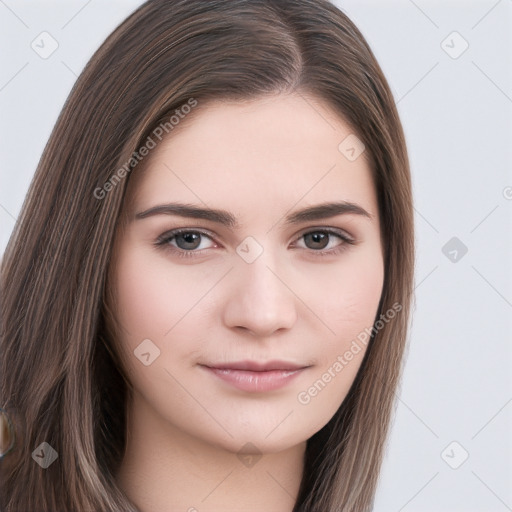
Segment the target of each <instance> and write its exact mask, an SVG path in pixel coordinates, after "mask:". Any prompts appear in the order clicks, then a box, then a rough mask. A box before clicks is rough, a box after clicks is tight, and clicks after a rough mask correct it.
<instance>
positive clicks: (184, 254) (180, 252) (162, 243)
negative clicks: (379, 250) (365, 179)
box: [155, 228, 356, 258]
mask: <svg viewBox="0 0 512 512" xmlns="http://www.w3.org/2000/svg"><path fill="white" fill-rule="evenodd" d="M184 233H198V234H200V235H202V236H206V237H207V238H210V239H211V240H212V241H213V237H212V235H211V234H210V233H208V232H206V231H203V230H201V229H189V228H180V229H173V230H171V231H167V232H166V233H164V234H162V235H160V236H159V237H158V238H157V240H156V242H155V246H156V247H157V248H159V249H162V250H167V251H171V252H172V253H174V254H177V256H178V257H179V258H195V257H197V255H198V253H201V252H202V251H206V250H207V249H202V250H199V251H198V250H189V251H187V250H185V249H180V248H176V247H174V246H172V245H170V244H169V242H170V241H171V240H173V239H174V238H175V237H176V236H177V235H182V234H184ZM313 233H325V234H328V235H334V236H336V237H338V238H340V239H341V240H342V241H343V243H341V244H340V245H337V246H336V247H335V248H334V249H329V250H327V251H325V250H318V251H315V250H314V249H306V250H308V251H309V252H310V253H313V255H314V256H315V257H324V256H334V255H338V254H341V253H342V252H343V251H345V250H346V249H348V246H349V245H355V244H356V241H355V240H354V239H353V238H350V237H349V236H348V235H346V234H345V233H343V232H342V231H338V230H334V229H332V228H314V229H311V230H309V231H306V232H304V233H302V235H300V236H299V237H298V238H297V240H300V239H301V238H303V237H305V236H306V235H310V234H313Z"/></svg>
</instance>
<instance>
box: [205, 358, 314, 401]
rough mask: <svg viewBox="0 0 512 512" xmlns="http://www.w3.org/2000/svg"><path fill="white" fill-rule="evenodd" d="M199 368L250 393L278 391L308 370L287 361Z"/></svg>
mask: <svg viewBox="0 0 512 512" xmlns="http://www.w3.org/2000/svg"><path fill="white" fill-rule="evenodd" d="M199 366H200V367H201V368H203V369H204V370H206V371H207V372H209V373H210V374H211V375H213V376H215V377H217V378H219V379H220V380H222V381H224V382H226V383H227V384H229V385H231V386H234V387H235V388H237V389H240V390H242V391H247V392H252V393H261V392H266V391H273V390H276V389H280V388H282V387H284V386H286V385H287V384H288V383H290V382H291V381H292V380H293V379H294V378H295V377H297V376H298V375H299V374H300V373H302V372H303V371H305V370H306V369H307V368H309V366H304V365H300V364H296V363H291V362H287V361H269V362H266V363H260V362H257V361H238V362H233V363H212V364H208V365H206V364H204V365H203V364H200V365H199Z"/></svg>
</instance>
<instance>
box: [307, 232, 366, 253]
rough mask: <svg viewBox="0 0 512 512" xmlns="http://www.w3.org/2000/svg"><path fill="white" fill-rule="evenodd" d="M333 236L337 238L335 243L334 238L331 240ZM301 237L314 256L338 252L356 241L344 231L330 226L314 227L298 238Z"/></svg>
mask: <svg viewBox="0 0 512 512" xmlns="http://www.w3.org/2000/svg"><path fill="white" fill-rule="evenodd" d="M333 237H335V238H337V239H338V243H337V244H336V243H335V240H333ZM302 239H303V240H304V242H305V245H306V248H307V249H311V252H312V253H313V254H314V255H315V256H326V255H332V254H338V253H340V252H341V251H343V250H345V249H347V247H348V246H349V245H354V244H355V243H356V241H355V240H354V239H353V238H352V237H350V236H349V235H348V234H347V233H345V232H344V231H339V230H334V229H332V228H318V229H317V228H315V230H314V231H308V232H307V233H303V234H302V235H301V236H300V237H299V239H298V240H302ZM333 244H334V245H333ZM326 248H328V249H326Z"/></svg>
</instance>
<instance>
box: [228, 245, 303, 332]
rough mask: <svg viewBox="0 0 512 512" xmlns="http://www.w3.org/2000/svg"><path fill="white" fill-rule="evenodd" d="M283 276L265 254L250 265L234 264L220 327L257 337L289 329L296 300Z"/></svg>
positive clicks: (293, 317) (292, 323) (295, 311)
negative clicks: (241, 331) (238, 330)
mask: <svg viewBox="0 0 512 512" xmlns="http://www.w3.org/2000/svg"><path fill="white" fill-rule="evenodd" d="M283 274H284V272H282V271H280V270H279V268H276V264H275V261H274V260H273V259H272V260H270V258H267V257H266V252H264V253H263V254H262V255H261V256H260V257H259V258H257V259H256V260H255V261H254V262H252V263H246V262H245V261H243V260H242V259H240V260H239V261H237V264H236V268H235V269H234V271H233V272H231V276H230V279H231V283H230V286H229V290H230V291H231V293H229V297H228V298H227V300H226V302H225V304H224V308H223V321H224V325H226V326H227V327H229V328H236V329H240V330H244V331H246V332H249V333H250V334H252V335H253V336H255V337H259V338H264V337H268V336H271V335H272V334H273V333H275V332H276V331H279V330H289V329H291V327H292V326H293V325H294V324H295V322H296V320H297V309H296V300H297V299H296V297H295V295H294V293H293V291H292V289H293V287H291V286H290V284H289V283H287V280H286V279H285V276H284V275H283ZM290 288H292V289H290Z"/></svg>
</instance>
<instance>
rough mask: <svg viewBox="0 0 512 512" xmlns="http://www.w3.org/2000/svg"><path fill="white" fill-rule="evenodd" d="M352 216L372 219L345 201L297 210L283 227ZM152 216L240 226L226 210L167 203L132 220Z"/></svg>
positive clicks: (356, 206) (152, 208)
mask: <svg viewBox="0 0 512 512" xmlns="http://www.w3.org/2000/svg"><path fill="white" fill-rule="evenodd" d="M346 214H354V215H360V216H362V217H367V218H369V219H372V218H373V216H372V215H371V214H370V213H368V212H367V211H366V210H365V209H364V208H363V207H362V206H360V205H358V204H356V203H351V202H347V201H339V202H334V203H322V204H319V205H316V206H309V207H307V208H303V209H302V210H298V211H296V212H294V213H292V214H290V215H288V216H287V217H286V218H285V221H284V222H285V225H294V224H299V223H301V222H307V221H313V220H321V219H327V218H330V217H335V216H337V215H346ZM153 215H177V216H179V217H187V218H193V219H203V220H209V221H211V222H215V223H217V224H221V225H223V226H226V227H228V228H231V229H239V228H240V224H239V223H238V221H237V219H236V217H235V216H234V215H233V214H232V213H230V212H228V211H227V210H219V209H215V208H203V207H200V206H195V205H190V204H183V203H168V204H162V205H158V206H153V207H151V208H149V209H147V210H144V211H142V212H139V213H137V214H135V217H134V220H139V219H146V218H147V217H151V216H153Z"/></svg>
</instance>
